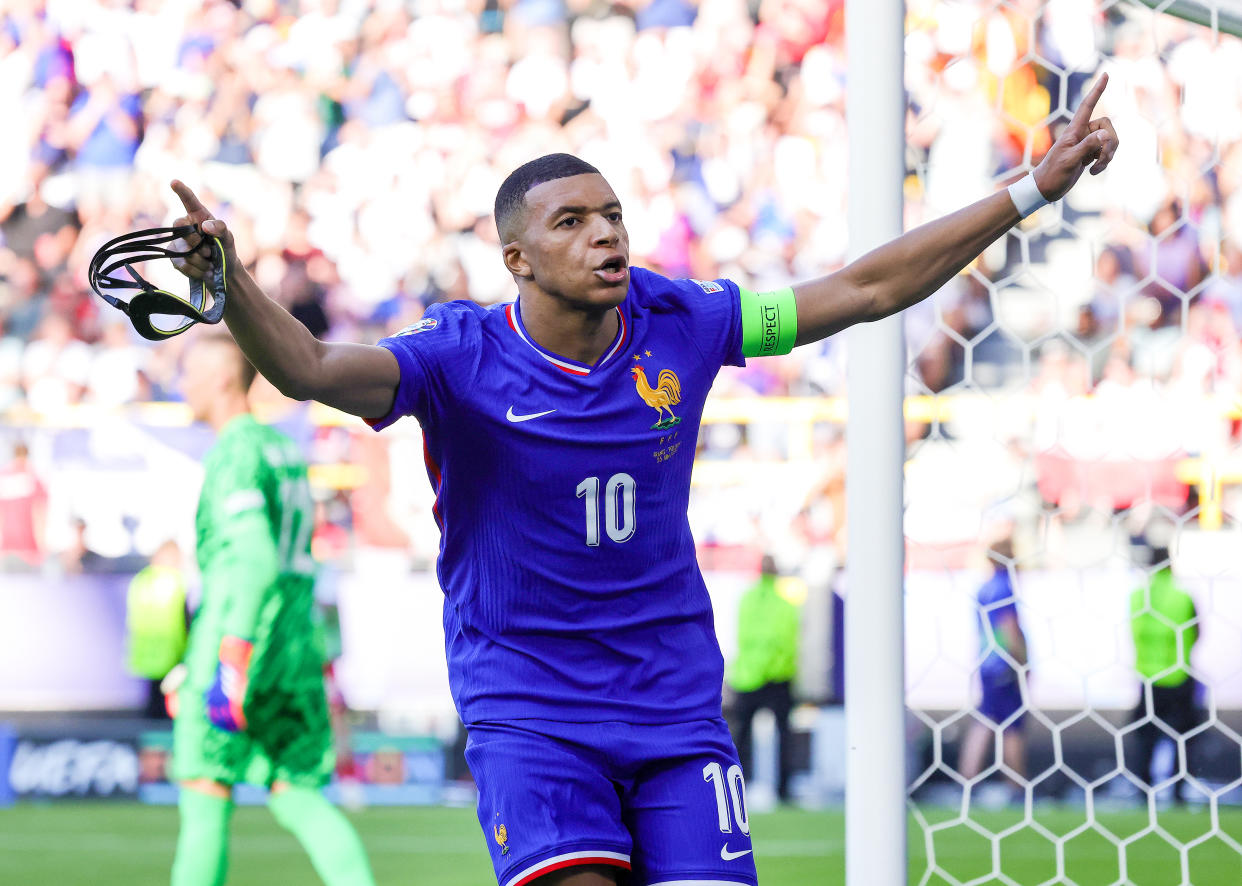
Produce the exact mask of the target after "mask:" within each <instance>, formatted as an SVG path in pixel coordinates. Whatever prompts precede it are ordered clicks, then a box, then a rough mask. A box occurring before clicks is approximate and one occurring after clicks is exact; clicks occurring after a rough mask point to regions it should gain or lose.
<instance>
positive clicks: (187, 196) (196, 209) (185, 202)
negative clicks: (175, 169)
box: [172, 179, 211, 221]
mask: <svg viewBox="0 0 1242 886" xmlns="http://www.w3.org/2000/svg"><path fill="white" fill-rule="evenodd" d="M172 189H173V193H175V194H176V195H177V196H178V197H179V198H180V199H181V205H182V206H184V207H185V211H186V212H188V213H189V214H190V216H191V218H195V217H196V216H197V218H196V220H197V221H202V220H203V219H206V218H211V213H210V212H209V211H208V210H207V207H206V206H204V205H203V204H202V203H200V202H199V199H198V197H197V196H195V194H194V192H193V191H191V190H190V188H189V187H188V186H187V185H186V184H185V182H182V181H180V180H178V179H173V181H172Z"/></svg>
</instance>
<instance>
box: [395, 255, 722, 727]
mask: <svg viewBox="0 0 1242 886" xmlns="http://www.w3.org/2000/svg"><path fill="white" fill-rule="evenodd" d="M616 310H617V314H618V319H619V321H620V322H619V323H618V332H617V337H616V339H615V340H614V341H613V343H612V345H611V346H610V347H609V348H608V349H607V350H606V351H605V353H604V354H603V356H602V357H600V359H599V360H598V361H597V362H596V363H595V364H594V365H592V366H588V365H586V364H583V363H578V362H576V361H573V360H567V359H565V358H563V357H559V356H557V355H555V354H552V353H549V352H548V351H546V350H544V349H543V348H541V347H540V346H539V345H538V344H536V342H535V341H534V339H533V338H531V336H530V335H529V334H527V332H526V330H525V328H524V327H523V325H522V317H521V310H520V305H519V303H513V304H506V305H497V306H493V307H490V308H484V307H481V306H479V305H476V304H474V303H472V302H465V301H458V302H449V303H445V304H438V305H433V306H432V307H431V308H429V309H428V310H427V313H426V314H425V316H424V317H423V319H421V320H420V321H418V322H417V323H415V324H413V325H411V326H410V327H407V328H406V329H403V330H402V331H401V332H399V333H397V334H396V335H394V336H391V337H389V338H386V339H384V340H383V341H381V342H380V344H381V345H382V346H383V347H386V348H388V349H389V350H390V351H392V353H393V354H394V355H395V356H396V358H397V361H398V363H399V364H400V366H401V382H400V384H399V386H398V388H397V393H396V398H395V401H394V403H393V408H392V410H391V412H390V413H389V414H388V415H387V416H385V417H384V418H382V419H379V420H378V421H374V422H372V425H373V426H374V427H375V428H376V429H377V430H378V429H382V428H384V427H387V426H388V425H390V424H391V423H392V422H394V421H396V420H397V419H398V418H400V417H402V416H405V415H412V416H414V417H416V418H417V419H418V421H419V423H420V424H421V425H422V429H423V438H424V447H425V455H426V463H427V473H428V477H429V478H430V480H431V484H432V486H433V488H434V490H435V492H436V503H435V509H434V513H435V517H436V520H437V522H438V523H439V526H440V531H441V540H440V556H439V562H438V574H439V579H440V585H441V587H442V588H443V589H444V593H445V604H444V633H445V646H446V653H447V656H448V669H449V683H450V686H451V688H452V692H453V698H454V700H455V702H456V704H457V710H458V713H460V715H461V717H462V720H463V721H464V722H466V723H467V724H470V723H476V722H480V721H487V720H508V719H520V718H529V717H540V718H547V719H553V720H563V721H571V722H599V721H605V720H628V721H632V722H644V723H675V722H684V721H689V720H697V719H702V718H708V717H718V716H720V709H721V683H722V679H723V660H722V658H721V654H720V646H719V644H718V642H717V640H716V635H715V630H714V627H713V621H712V610H711V602H710V599H709V598H708V594H707V588H706V586H705V585H704V583H703V577H702V575H701V573H700V572H699V567H698V561H697V559H696V557H695V547H694V539H693V538H692V537H691V534H690V524H689V520H688V519H687V516H686V508H687V504H688V501H689V496H690V473H691V468H692V466H693V462H694V452H695V443H696V440H697V438H698V432H699V421H700V418H701V416H702V412H703V403H704V401H705V399H706V398H707V392H708V389H709V388H710V387H711V385H712V381H713V379H714V378H715V377H716V373H717V372H718V371H719V369H720V367H721V366H722V365H723V364H726V363H728V364H734V365H742V364H743V363H744V359H743V357H742V332H741V316H740V307H739V293H738V288H737V286H736V285H735V284H733V283H732V282H729V281H726V280H718V281H694V280H669V279H667V278H665V277H662V276H660V275H658V274H654V273H651V272H650V271H646V270H643V269H641V268H632V269H631V272H630V288H629V292H628V294H627V296H626V298H625V301H624V302H623V303H622V304H621V306H620V307H618V308H617V309H616Z"/></svg>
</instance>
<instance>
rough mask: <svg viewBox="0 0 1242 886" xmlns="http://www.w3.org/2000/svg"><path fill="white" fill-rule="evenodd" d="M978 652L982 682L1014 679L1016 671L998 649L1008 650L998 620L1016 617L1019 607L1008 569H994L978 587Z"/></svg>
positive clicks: (1004, 681)
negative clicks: (990, 575) (980, 659)
mask: <svg viewBox="0 0 1242 886" xmlns="http://www.w3.org/2000/svg"><path fill="white" fill-rule="evenodd" d="M978 601H979V651H980V654H981V655H982V656H983V660H982V661H981V662H980V664H979V676H980V677H981V678H982V679H983V680H984V681H985V682H992V683H1011V682H1017V679H1018V672H1017V671H1015V670H1014V669H1013V666H1012V665H1011V664H1010V663H1009V661H1008V660H1007V659H1006V658H1005V657H1004V656H1002V655H1001V654H1000V652H999V650H1002V649H1007V643H1006V642H1005V635H1004V634H1003V633H1001V623H1002V622H1004V620H1005V619H1007V618H1012V619H1015V620H1016V619H1017V617H1018V606H1017V601H1016V600H1015V599H1014V595H1013V584H1012V582H1011V581H1010V579H1009V570H1008V569H997V570H995V571H994V572H993V573H992V577H991V578H990V579H988V580H987V581H986V582H985V583H984V584H983V587H981V588H979V595H978Z"/></svg>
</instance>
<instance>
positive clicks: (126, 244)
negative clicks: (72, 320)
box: [89, 225, 228, 341]
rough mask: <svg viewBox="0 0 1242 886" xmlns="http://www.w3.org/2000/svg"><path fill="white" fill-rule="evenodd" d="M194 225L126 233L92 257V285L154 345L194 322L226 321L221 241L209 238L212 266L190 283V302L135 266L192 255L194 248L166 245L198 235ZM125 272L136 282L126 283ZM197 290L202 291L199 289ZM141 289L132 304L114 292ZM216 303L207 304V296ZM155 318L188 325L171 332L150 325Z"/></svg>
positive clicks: (90, 271)
mask: <svg viewBox="0 0 1242 886" xmlns="http://www.w3.org/2000/svg"><path fill="white" fill-rule="evenodd" d="M198 230H199V229H198V228H197V227H196V226H194V225H181V226H179V227H175V228H147V229H146V230H142V231H135V232H133V233H130V234H124V235H122V236H120V237H115V238H113V239H112V240H109V241H108V242H107V243H105V244H104V245H103V246H102V247H100V249H99V251H97V252H96V253H95V256H94V258H92V259H91V264H90V269H89V281H90V285H91V288H92V289H94V290H95V292H96V293H97V294H98V295H99V297H100V298H102V299H103V300H104V301H106V302H107V303H108V304H110V305H112V306H113V307H114V308H117V309H118V310H120V311H123V312H124V313H125V314H126V315H127V316H128V317H129V320H130V322H131V323H132V324H133V326H134V329H135V330H137V332H138V334H139V335H141V336H142V337H143V338H145V339H147V340H149V341H164V340H165V339H168V338H171V337H172V336H174V335H179V334H181V333H182V332H185V331H186V330H187V329H189V328H190V327H191V326H193V325H194V324H195V323H208V324H215V323H219V322H220V320H221V319H222V318H223V317H224V305H225V300H226V297H227V294H228V293H227V285H226V282H225V281H226V279H227V268H226V267H225V257H224V247H223V245H222V244H221V243H220V240H219V239H218V238H216V237H212V236H211V235H210V234H207V235H205V236H206V239H207V243H208V245H209V246H210V248H211V267H210V269H209V270H208V272H207V274H206V275H205V276H204V277H203V278H202V280H200V281H197V283H195V282H194V281H191V283H190V295H189V298H182V297H181V296H178V295H174V294H173V293H171V292H168V291H166V290H163V289H157V288H156V287H154V286H152V285H151V284H150V283H149V282H148V281H147V280H145V279H143V277H142V275H141V274H139V273H138V271H137V270H136V269H135V268H134V265H137V264H141V263H142V262H146V261H152V260H155V259H161V258H168V259H173V258H183V257H185V256H188V255H191V254H192V253H193V252H194V251H195V250H192V249H184V250H177V249H167V248H165V247H164V246H162V245H161V244H164V243H171V242H172V241H174V240H177V239H179V238H182V237H185V236H187V235H188V234H191V233H196V232H198ZM121 269H124V270H125V272H126V273H127V274H128V275H129V276H130V277H131V278H132V279H131V280H126V279H125V278H124V277H122V276H121V275H120V274H119V272H120V270H121ZM196 286H197V291H196V289H195V287H196ZM117 289H136V290H139V292H138V294H137V295H135V296H133V297H132V298H131V299H130V300H129V301H128V302H125V301H122V300H121V299H119V298H117V297H116V296H114V295H111V294H109V291H110V290H117ZM209 295H210V297H211V304H210V306H208V304H207V303H208V296H209ZM153 314H169V315H173V316H179V317H183V318H184V319H185V321H186V322H184V323H181V324H180V325H178V326H175V327H172V328H161V327H159V326H156V325H155V324H154V323H152V321H151V317H152V315H153Z"/></svg>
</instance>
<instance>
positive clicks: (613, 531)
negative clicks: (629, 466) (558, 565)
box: [578, 473, 635, 548]
mask: <svg viewBox="0 0 1242 886" xmlns="http://www.w3.org/2000/svg"><path fill="white" fill-rule="evenodd" d="M599 485H600V484H599V477H587V478H586V479H585V480H583V481H582V482H581V483H579V484H578V498H584V499H586V543H587V545H589V546H590V547H593V548H594V547H599ZM634 487H635V484H634V478H633V477H631V476H630V475H629V474H625V473H621V474H613V475H612V476H611V477H609V478H608V482H607V483H605V484H604V529H605V530H606V531H607V532H608V537H609V538H611V539H612V540H613V541H615V542H617V543H618V544H620V543H622V542H627V541H629V540H630V538H632V537H633V535H634Z"/></svg>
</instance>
